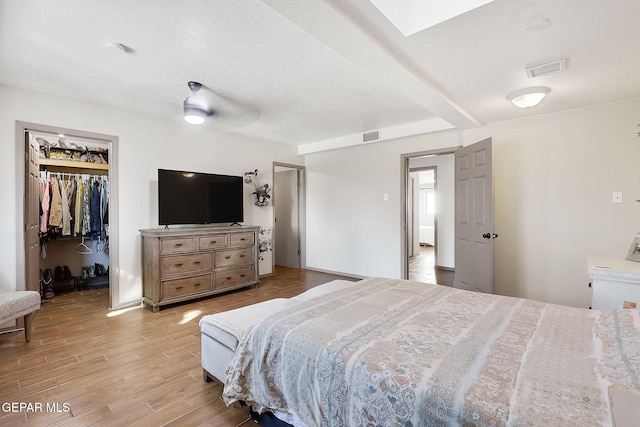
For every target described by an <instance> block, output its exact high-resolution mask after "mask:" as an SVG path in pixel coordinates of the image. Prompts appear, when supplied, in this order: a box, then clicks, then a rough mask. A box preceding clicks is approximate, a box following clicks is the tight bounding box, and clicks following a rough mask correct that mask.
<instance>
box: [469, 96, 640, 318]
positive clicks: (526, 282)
mask: <svg viewBox="0 0 640 427" xmlns="http://www.w3.org/2000/svg"><path fill="white" fill-rule="evenodd" d="M639 123H640V100H633V101H627V102H621V103H616V104H609V105H602V106H598V107H592V108H583V109H578V110H571V111H563V112H559V113H554V114H545V115H539V116H534V117H530V118H527V119H520V120H511V121H506V122H500V123H493V124H490V125H488V126H485V127H484V128H483V129H478V130H473V131H467V132H465V134H464V141H465V145H466V144H468V143H471V142H474V141H478V140H481V139H483V138H485V137H487V136H491V137H492V138H493V162H494V163H493V164H494V193H495V194H494V199H495V225H496V227H495V230H496V233H498V234H499V238H498V239H497V240H496V241H495V255H496V257H495V259H496V262H495V268H494V278H495V286H494V290H495V292H496V293H501V294H507V295H515V296H521V297H527V298H532V299H536V300H542V301H550V302H554V303H561V304H569V305H575V306H580V307H589V306H590V305H591V289H590V288H588V287H587V283H588V276H587V257H588V256H593V255H599V256H607V257H617V258H624V257H625V256H626V253H627V250H628V249H629V246H630V245H631V241H632V240H633V238H634V237H635V236H636V234H637V233H638V232H639V231H640V203H638V202H636V200H638V199H640V138H639V137H638V135H637V133H638V132H639V131H640V127H638V124H639ZM614 191H622V192H623V203H622V204H613V203H612V192H614Z"/></svg>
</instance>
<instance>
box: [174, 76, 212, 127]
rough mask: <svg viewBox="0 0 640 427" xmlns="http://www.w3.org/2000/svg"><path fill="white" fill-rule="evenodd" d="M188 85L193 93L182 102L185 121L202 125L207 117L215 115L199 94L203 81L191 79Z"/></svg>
mask: <svg viewBox="0 0 640 427" xmlns="http://www.w3.org/2000/svg"><path fill="white" fill-rule="evenodd" d="M187 85H188V86H189V89H190V90H191V92H192V94H191V95H189V96H188V97H187V98H186V99H185V100H184V102H183V103H182V108H183V109H184V121H185V122H187V123H190V124H192V125H201V124H202V123H204V121H205V119H206V118H207V117H211V116H213V110H212V109H210V108H209V107H208V106H207V104H206V101H205V100H204V99H201V98H200V97H199V96H198V95H197V93H198V91H199V90H200V89H201V88H202V84H201V83H198V82H194V81H190V82H188V83H187Z"/></svg>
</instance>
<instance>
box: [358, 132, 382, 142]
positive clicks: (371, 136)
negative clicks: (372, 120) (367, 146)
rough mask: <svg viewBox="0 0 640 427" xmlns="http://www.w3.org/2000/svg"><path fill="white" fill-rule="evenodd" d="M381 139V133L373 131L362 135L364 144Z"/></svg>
mask: <svg viewBox="0 0 640 427" xmlns="http://www.w3.org/2000/svg"><path fill="white" fill-rule="evenodd" d="M379 139H380V131H379V130H372V131H371V132H365V133H363V134H362V142H371V141H377V140H379Z"/></svg>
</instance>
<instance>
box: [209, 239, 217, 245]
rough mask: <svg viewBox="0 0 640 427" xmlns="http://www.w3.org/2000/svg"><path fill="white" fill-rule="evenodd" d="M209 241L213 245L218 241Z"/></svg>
mask: <svg viewBox="0 0 640 427" xmlns="http://www.w3.org/2000/svg"><path fill="white" fill-rule="evenodd" d="M209 243H211V244H212V245H215V244H216V243H218V241H217V240H212V241H211V242H209Z"/></svg>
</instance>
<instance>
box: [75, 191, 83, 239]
mask: <svg viewBox="0 0 640 427" xmlns="http://www.w3.org/2000/svg"><path fill="white" fill-rule="evenodd" d="M83 192H84V187H83V185H82V180H81V179H76V204H75V205H76V208H75V213H76V214H75V227H74V229H73V235H74V237H77V236H80V235H82V199H83Z"/></svg>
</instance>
